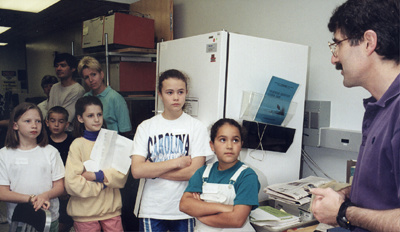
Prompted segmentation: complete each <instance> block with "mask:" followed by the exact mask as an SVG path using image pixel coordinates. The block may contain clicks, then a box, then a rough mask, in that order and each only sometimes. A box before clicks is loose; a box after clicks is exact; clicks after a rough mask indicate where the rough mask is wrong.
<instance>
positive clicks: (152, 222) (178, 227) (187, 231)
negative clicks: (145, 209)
mask: <svg viewBox="0 0 400 232" xmlns="http://www.w3.org/2000/svg"><path fill="white" fill-rule="evenodd" d="M139 223H140V227H139V230H140V231H143V232H150V231H153V232H156V231H160V232H165V231H168V230H169V231H181V232H192V231H193V230H194V223H195V220H194V218H191V219H182V220H158V219H153V218H140V219H139Z"/></svg>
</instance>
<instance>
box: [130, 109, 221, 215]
mask: <svg viewBox="0 0 400 232" xmlns="http://www.w3.org/2000/svg"><path fill="white" fill-rule="evenodd" d="M209 140H210V139H209V137H208V132H207V128H206V127H205V126H204V125H203V124H202V123H201V122H200V121H199V120H197V119H195V118H192V117H191V116H189V115H187V114H186V113H183V114H182V115H181V116H180V117H179V118H178V119H176V120H167V119H164V118H163V117H162V115H161V114H159V115H156V116H154V117H152V118H151V119H148V120H146V121H144V122H142V123H141V124H140V125H139V127H138V128H137V132H136V134H135V138H134V140H133V142H134V143H133V154H134V155H141V156H144V157H146V158H148V159H150V160H151V161H152V162H161V161H166V160H170V159H174V158H178V157H181V156H185V155H190V156H191V157H192V158H195V157H199V156H210V155H213V152H212V151H211V148H210V145H209ZM187 184H188V181H173V180H166V179H162V178H155V179H146V184H145V186H144V190H143V195H142V201H141V205H140V212H139V217H140V218H154V219H173V220H178V219H187V218H191V216H189V215H187V214H185V213H182V212H181V211H179V201H180V199H181V197H182V194H183V192H184V190H185V188H186V187H187Z"/></svg>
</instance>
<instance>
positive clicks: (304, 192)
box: [264, 176, 331, 205]
mask: <svg viewBox="0 0 400 232" xmlns="http://www.w3.org/2000/svg"><path fill="white" fill-rule="evenodd" d="M330 181H331V180H329V179H326V178H323V177H316V176H309V177H307V178H303V179H300V180H297V181H293V182H288V183H281V184H274V185H270V186H268V187H266V188H265V189H264V192H265V193H267V194H268V196H269V198H270V199H274V200H278V201H282V202H285V203H288V204H294V205H304V204H306V203H309V202H310V201H311V197H310V196H311V195H310V192H309V189H310V188H315V187H318V186H321V185H322V184H325V183H328V182H330Z"/></svg>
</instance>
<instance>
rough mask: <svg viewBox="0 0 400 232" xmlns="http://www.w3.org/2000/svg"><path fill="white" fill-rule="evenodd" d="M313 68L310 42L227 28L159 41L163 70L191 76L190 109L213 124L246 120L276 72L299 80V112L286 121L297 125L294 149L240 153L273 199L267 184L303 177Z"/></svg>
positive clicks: (262, 196) (263, 196) (159, 109)
mask: <svg viewBox="0 0 400 232" xmlns="http://www.w3.org/2000/svg"><path fill="white" fill-rule="evenodd" d="M307 68H308V47H307V46H304V45H298V44H292V43H286V42H281V41H275V40H270V39H265V38H257V37H252V36H247V35H241V34H237V33H230V32H227V31H218V32H213V33H208V34H203V35H197V36H192V37H187V38H182V39H176V40H171V41H166V42H161V43H158V45H157V76H159V75H160V74H161V73H162V72H163V71H165V70H168V69H178V70H180V71H183V72H184V73H185V74H186V75H187V76H188V77H189V79H190V80H189V87H188V90H189V93H188V96H187V103H188V104H187V106H188V107H187V108H186V110H187V112H188V113H189V114H191V115H192V116H194V117H196V118H198V119H199V120H200V121H202V122H203V123H204V124H206V126H208V127H209V126H210V125H211V124H212V123H214V122H215V121H217V120H218V119H220V118H224V117H226V118H233V119H236V120H238V121H239V122H241V121H242V120H243V118H242V117H241V115H242V114H241V113H243V109H244V108H243V107H242V101H244V100H245V99H247V98H245V96H248V94H249V93H255V94H256V95H258V96H260V95H264V93H265V91H266V89H267V87H268V84H269V81H270V79H271V78H272V76H276V77H279V78H282V79H286V80H288V81H291V82H295V83H297V84H299V86H298V89H297V92H296V94H295V95H294V97H293V100H292V102H294V103H295V104H294V105H295V106H296V107H295V108H294V110H293V109H292V110H293V116H292V118H291V119H290V120H289V121H288V122H286V123H287V125H285V127H288V128H293V129H295V134H294V138H293V142H292V144H291V145H290V147H289V149H288V150H287V151H286V152H276V151H268V150H261V149H242V152H241V154H240V158H241V160H242V161H243V162H245V163H246V164H248V165H249V166H250V167H252V168H253V169H254V170H255V171H256V173H257V175H258V178H259V181H260V183H261V190H260V193H259V200H260V201H263V200H265V199H267V195H266V194H265V193H264V192H263V189H264V188H265V187H266V186H268V185H270V184H275V183H282V182H287V181H292V180H297V179H298V178H299V175H300V162H301V144H302V141H301V140H302V133H303V117H304V100H305V90H306V76H307ZM156 92H157V91H156ZM244 102H246V101H244ZM155 104H156V106H155V108H156V113H161V112H162V111H163V106H162V103H161V101H160V100H159V99H158V96H156V103H155ZM244 105H246V103H244Z"/></svg>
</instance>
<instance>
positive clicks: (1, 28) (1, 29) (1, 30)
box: [0, 26, 11, 34]
mask: <svg viewBox="0 0 400 232" xmlns="http://www.w3.org/2000/svg"><path fill="white" fill-rule="evenodd" d="M10 28H11V27H3V26H0V34H1V33H3V32H5V31H7V30H8V29H10Z"/></svg>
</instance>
